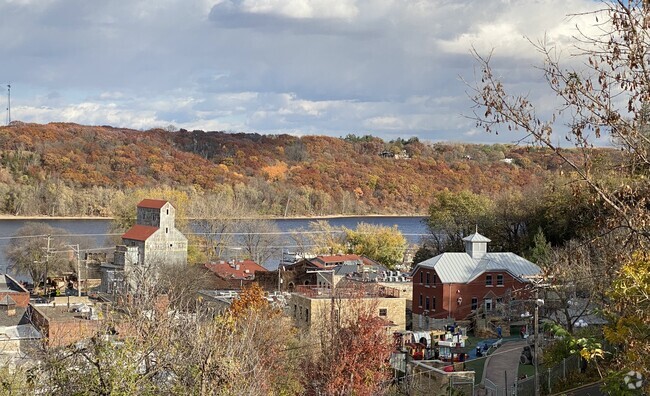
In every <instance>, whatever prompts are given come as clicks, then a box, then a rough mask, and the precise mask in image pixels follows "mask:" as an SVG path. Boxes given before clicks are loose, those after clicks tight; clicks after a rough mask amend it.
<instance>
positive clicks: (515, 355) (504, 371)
mask: <svg viewBox="0 0 650 396" xmlns="http://www.w3.org/2000/svg"><path fill="white" fill-rule="evenodd" d="M527 344H528V341H526V340H518V341H509V342H505V343H504V344H503V345H502V346H501V347H500V348H499V349H497V350H496V351H495V352H494V353H493V354H491V355H490V356H488V358H487V360H486V361H485V369H484V370H483V379H485V378H487V379H489V380H490V381H492V382H493V383H494V384H495V385H496V386H497V387H498V388H499V389H500V390H505V391H506V393H505V394H509V393H510V389H512V385H513V384H514V383H515V380H516V379H517V371H518V369H519V356H520V355H521V351H522V350H523V349H524V346H526V345H527ZM506 377H507V378H508V383H507V384H506V383H505V382H506Z"/></svg>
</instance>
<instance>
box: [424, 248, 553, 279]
mask: <svg viewBox="0 0 650 396" xmlns="http://www.w3.org/2000/svg"><path fill="white" fill-rule="evenodd" d="M418 267H425V268H433V269H435V271H436V273H437V274H438V277H439V278H440V281H441V282H443V283H468V282H471V281H472V280H474V279H476V278H477V277H478V276H479V275H481V274H482V273H484V272H489V271H505V272H508V273H510V275H512V276H514V277H516V278H520V279H521V278H522V277H524V276H530V275H537V274H539V273H540V272H541V269H540V268H539V267H538V266H537V265H535V264H533V263H531V262H530V261H528V260H526V259H525V258H523V257H520V256H517V255H516V254H514V253H486V254H485V255H483V256H482V257H481V258H477V259H473V258H472V257H471V256H470V255H469V254H467V253H464V252H463V253H443V254H440V255H438V256H435V257H432V258H430V259H428V260H426V261H423V262H421V263H419V264H418V265H417V267H416V270H417V268H418Z"/></svg>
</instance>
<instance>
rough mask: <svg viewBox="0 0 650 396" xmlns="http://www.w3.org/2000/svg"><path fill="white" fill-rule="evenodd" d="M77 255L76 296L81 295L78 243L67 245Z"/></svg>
mask: <svg viewBox="0 0 650 396" xmlns="http://www.w3.org/2000/svg"><path fill="white" fill-rule="evenodd" d="M69 246H70V247H71V248H72V249H73V250H74V252H75V254H76V255H77V296H78V297H81V254H80V252H79V244H78V243H77V244H75V245H69Z"/></svg>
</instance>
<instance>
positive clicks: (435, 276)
mask: <svg viewBox="0 0 650 396" xmlns="http://www.w3.org/2000/svg"><path fill="white" fill-rule="evenodd" d="M436 283H438V275H436V274H435V273H434V274H433V285H434V286H435V285H436Z"/></svg>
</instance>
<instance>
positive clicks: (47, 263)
mask: <svg viewBox="0 0 650 396" xmlns="http://www.w3.org/2000/svg"><path fill="white" fill-rule="evenodd" d="M51 242H52V235H49V234H48V235H47V248H46V249H45V279H44V280H43V289H44V290H45V297H46V298H47V297H48V296H47V274H48V272H49V269H50V249H51V247H50V244H51Z"/></svg>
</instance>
